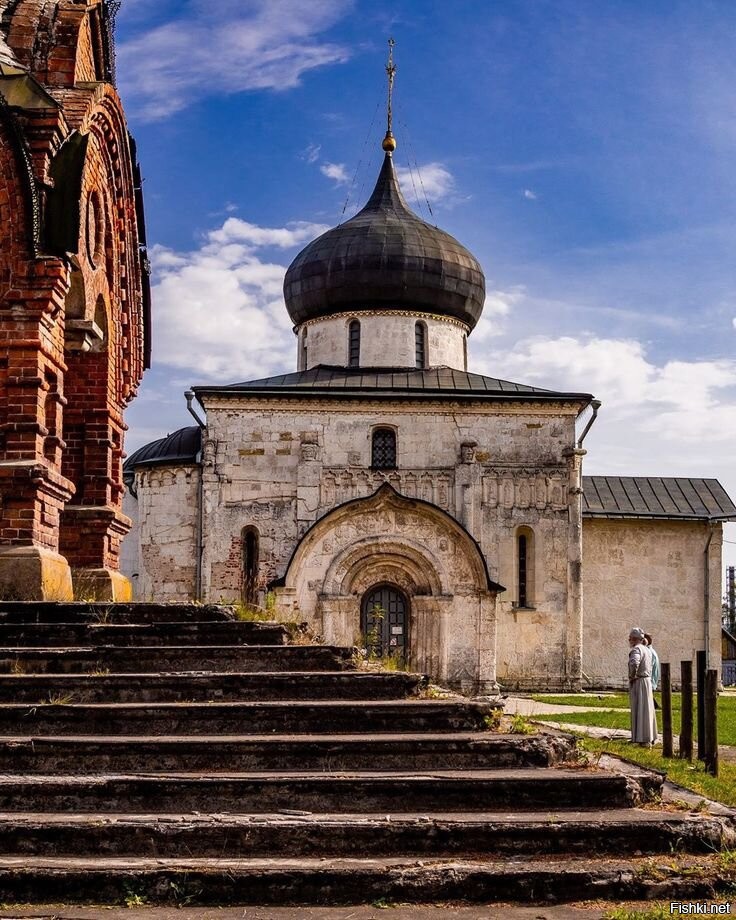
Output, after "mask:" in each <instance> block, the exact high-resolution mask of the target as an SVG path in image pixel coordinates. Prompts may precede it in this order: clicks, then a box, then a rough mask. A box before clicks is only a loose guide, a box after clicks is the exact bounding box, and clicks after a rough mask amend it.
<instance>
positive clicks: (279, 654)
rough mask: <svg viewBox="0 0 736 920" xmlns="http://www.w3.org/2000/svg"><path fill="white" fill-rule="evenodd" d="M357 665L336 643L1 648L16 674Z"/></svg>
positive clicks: (7, 670) (4, 662)
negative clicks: (334, 644)
mask: <svg viewBox="0 0 736 920" xmlns="http://www.w3.org/2000/svg"><path fill="white" fill-rule="evenodd" d="M352 667H353V665H352V649H349V648H341V647H339V646H333V645H222V646H217V645H213V646H209V645H206V646H199V645H183V646H157V647H148V646H144V647H134V646H126V647H123V648H118V647H110V646H97V647H96V648H58V649H53V648H52V649H49V648H27V649H24V648H0V674H12V675H14V676H22V675H28V674H89V673H92V672H98V673H99V672H100V671H110V672H111V673H115V674H140V673H142V672H144V671H153V672H159V673H160V672H162V671H239V672H254V673H255V672H259V671H343V670H349V669H352Z"/></svg>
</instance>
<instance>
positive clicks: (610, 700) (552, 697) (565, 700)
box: [532, 693, 629, 709]
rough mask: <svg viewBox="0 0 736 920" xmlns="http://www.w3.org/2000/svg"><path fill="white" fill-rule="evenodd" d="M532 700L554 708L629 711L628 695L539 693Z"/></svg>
mask: <svg viewBox="0 0 736 920" xmlns="http://www.w3.org/2000/svg"><path fill="white" fill-rule="evenodd" d="M532 699H533V700H534V701H535V702H536V703H550V704H551V705H552V706H600V707H602V708H604V709H624V708H625V709H628V708H629V694H628V693H564V694H552V693H537V694H535V695H534V696H533V697H532Z"/></svg>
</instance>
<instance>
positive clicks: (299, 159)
mask: <svg viewBox="0 0 736 920" xmlns="http://www.w3.org/2000/svg"><path fill="white" fill-rule="evenodd" d="M389 36H392V37H393V38H394V39H395V41H396V46H395V62H396V65H397V74H396V84H395V99H394V102H395V111H394V133H395V135H396V138H397V141H398V145H399V146H398V149H397V152H396V154H395V162H396V164H397V167H398V168H399V171H400V176H401V179H402V187H403V190H404V193H405V196H406V198H407V200H408V202H409V204H410V205H411V207H412V208H413V209H414V210H415V211H417V213H419V214H420V216H422V217H424V218H425V219H428V220H430V221H431V222H432V223H436V224H437V225H438V226H440V227H442V228H443V229H444V230H447V231H448V232H450V233H452V234H453V235H454V236H455V237H457V238H458V239H459V240H460V241H461V242H462V243H463V244H464V245H466V246H467V247H468V248H469V249H470V250H471V251H472V252H473V253H474V254H475V255H476V256H477V258H478V259H479V261H480V263H481V265H482V266H483V268H484V271H485V274H486V283H487V291H488V296H487V300H486V306H485V309H484V313H483V317H482V319H481V321H480V323H479V324H478V326H477V328H476V329H475V330H474V332H473V334H472V335H471V336H470V339H469V343H468V345H469V369H470V370H473V371H476V372H479V373H485V374H488V375H491V376H494V377H501V378H505V379H509V380H513V381H516V382H520V383H528V384H534V385H536V386H543V387H549V388H552V389H563V390H579V391H584V392H592V393H593V394H594V395H595V396H596V397H597V398H599V399H600V400H601V401H602V403H603V406H602V408H601V411H600V414H599V418H598V421H597V422H596V423H595V425H594V426H593V428H592V429H591V431H590V434H589V435H588V437H587V439H586V442H585V446H586V448H587V450H588V455H587V457H586V458H585V466H584V471H585V473H587V474H591V475H592V474H597V475H604V474H611V475H644V476H705V477H713V478H718V479H719V480H720V481H721V482H722V484H723V485H724V486H725V487H726V489H727V490H728V491H729V492H730V494H731V496H732V497H734V498H736V357H735V354H734V352H735V346H736V269H735V265H736V260H735V258H734V256H735V254H736V90H734V87H736V54H735V53H734V44H735V43H736V4H734V3H733V0H699V2H698V3H693V2H692V0H646V2H641V0H453V2H452V3H447V2H445V0H309V2H306V0H159V2H158V3H156V4H150V3H148V2H145V0H124V2H123V5H122V9H121V11H120V13H119V14H118V28H117V70H118V85H119V89H120V92H121V94H122V97H123V101H124V104H125V106H126V112H127V116H128V121H129V126H130V129H131V131H132V133H133V134H134V136H135V138H136V141H137V143H138V152H139V156H140V160H141V164H142V170H143V175H144V179H145V184H144V194H145V207H146V220H147V230H148V243H149V248H150V254H151V260H152V265H153V279H152V283H153V367H152V369H151V370H149V371H148V372H147V374H146V377H145V380H144V383H143V385H142V387H141V389H140V394H139V396H138V398H137V399H136V400H135V402H134V403H133V404H132V405H131V407H130V408H129V410H128V412H127V421H128V424H129V426H130V430H129V432H128V435H127V442H126V449H127V450H128V452H131V451H132V450H134V449H135V448H136V447H138V446H140V445H141V444H144V443H146V442H147V441H149V440H152V439H153V438H156V437H161V436H162V435H165V434H166V433H168V432H170V431H174V430H176V429H177V428H179V427H181V426H183V425H187V424H191V423H192V419H191V417H190V416H189V415H188V414H187V412H186V407H185V402H184V398H183V392H184V390H186V389H187V388H188V387H190V386H191V385H194V384H207V383H214V382H219V383H234V382H237V381H240V380H247V379H255V378H258V377H263V376H266V375H268V374H272V373H274V372H277V373H278V372H288V371H291V370H294V369H295V366H296V340H295V337H294V335H293V332H292V329H291V323H290V321H289V318H288V316H287V314H286V310H285V307H284V303H283V295H282V283H283V276H284V272H285V270H286V267H287V266H288V264H289V263H290V262H291V260H292V259H293V258H294V257H295V256H296V254H297V253H298V252H299V250H300V249H301V248H302V247H303V246H304V245H305V244H306V243H307V242H308V241H309V240H311V239H312V238H314V237H315V236H316V235H318V234H319V233H321V232H323V230H325V229H327V228H328V227H330V226H334V225H335V224H337V223H338V222H339V221H340V220H341V219H345V218H346V217H349V216H351V215H352V214H353V213H355V211H356V209H357V208H358V207H360V206H361V205H362V204H363V203H364V202H365V200H366V199H367V197H368V195H369V194H370V191H371V189H372V186H373V183H374V181H375V178H376V175H377V172H378V169H379V166H380V161H381V157H382V151H381V150H380V141H381V138H382V136H383V132H384V130H385V91H386V83H385V71H384V66H385V61H386V54H387V44H386V42H387V39H388V37H389ZM430 209H431V210H430ZM725 539H726V540H727V541H729V542H727V543H725V544H724V562H725V563H728V564H736V525H729V526H728V527H727V528H726V532H725Z"/></svg>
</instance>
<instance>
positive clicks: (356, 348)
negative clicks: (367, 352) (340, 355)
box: [348, 319, 360, 367]
mask: <svg viewBox="0 0 736 920" xmlns="http://www.w3.org/2000/svg"><path fill="white" fill-rule="evenodd" d="M348 367H360V323H359V322H358V320H357V319H354V320H352V321H351V323H350V325H349V326H348Z"/></svg>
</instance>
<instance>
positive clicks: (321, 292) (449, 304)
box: [284, 153, 485, 329]
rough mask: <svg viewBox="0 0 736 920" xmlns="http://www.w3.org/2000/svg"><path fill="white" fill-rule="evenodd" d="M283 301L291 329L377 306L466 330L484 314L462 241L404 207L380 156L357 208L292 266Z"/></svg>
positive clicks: (479, 284)
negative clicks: (451, 321)
mask: <svg viewBox="0 0 736 920" xmlns="http://www.w3.org/2000/svg"><path fill="white" fill-rule="evenodd" d="M284 298H285V300H286V307H287V309H288V311H289V315H290V316H291V318H292V320H293V321H294V323H295V324H296V325H299V323H303V322H304V321H305V320H308V319H315V318H317V317H320V316H329V315H331V314H333V313H342V312H346V311H360V310H368V309H382V310H413V311H416V312H425V313H436V314H439V315H440V316H452V317H455V318H456V319H459V320H460V321H461V322H463V323H466V324H467V325H468V326H469V327H470V328H471V329H472V327H473V326H475V324H476V323H477V322H478V319H479V318H480V314H481V311H482V310H483V302H484V300H485V278H484V277H483V271H482V269H481V267H480V264H479V263H478V260H477V259H476V258H475V256H474V255H472V253H470V252H469V251H468V250H467V249H466V248H465V247H464V246H463V245H462V244H461V243H459V242H458V241H457V240H456V239H455V238H454V237H452V236H450V234H449V233H445V231H444V230H439V229H438V228H437V227H433V226H431V225H430V224H428V223H426V222H425V221H423V220H422V219H421V218H420V217H417V215H416V214H414V213H413V212H412V211H411V210H410V209H409V207H408V206H407V204H406V201H405V200H404V197H403V195H402V194H401V189H400V188H399V183H398V180H397V178H396V173H395V172H394V165H393V160H392V158H391V154H390V153H387V154H386V157H385V158H384V161H383V166H382V168H381V172H380V173H379V176H378V181H377V183H376V187H375V189H374V190H373V194H372V195H371V197H370V198H369V199H368V203H367V204H366V206H365V207H364V208H363V210H362V211H359V212H358V214H356V215H355V217H353V218H351V219H350V220H348V221H346V222H345V223H344V224H340V225H339V226H338V227H334V228H333V229H332V230H328V231H327V233H323V234H322V236H320V237H317V239H316V240H313V241H312V242H311V243H310V244H309V245H308V246H306V247H305V248H304V249H303V250H302V251H301V252H300V253H299V255H298V256H297V257H296V258H295V259H294V261H293V262H292V263H291V265H290V266H289V270H288V271H287V272H286V278H285V279H284Z"/></svg>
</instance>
